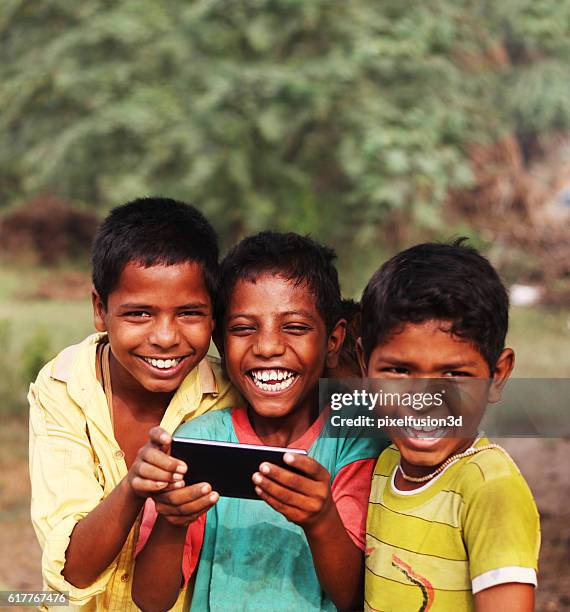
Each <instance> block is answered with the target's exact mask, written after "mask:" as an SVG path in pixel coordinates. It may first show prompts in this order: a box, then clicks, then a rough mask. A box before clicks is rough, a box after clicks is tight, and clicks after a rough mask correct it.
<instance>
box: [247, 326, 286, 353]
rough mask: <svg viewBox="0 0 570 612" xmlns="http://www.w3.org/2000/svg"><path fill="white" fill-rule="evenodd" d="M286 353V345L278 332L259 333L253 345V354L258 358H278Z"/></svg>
mask: <svg viewBox="0 0 570 612" xmlns="http://www.w3.org/2000/svg"><path fill="white" fill-rule="evenodd" d="M284 352H285V344H284V343H283V341H282V339H281V335H280V334H279V333H276V332H259V333H258V334H257V337H256V339H255V342H254V344H253V354H254V355H255V356H256V357H264V358H266V359H269V358H270V357H276V356H279V355H283V353H284Z"/></svg>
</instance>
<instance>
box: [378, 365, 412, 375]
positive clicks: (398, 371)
mask: <svg viewBox="0 0 570 612" xmlns="http://www.w3.org/2000/svg"><path fill="white" fill-rule="evenodd" d="M380 372H382V373H384V374H395V375H397V376H407V375H409V374H410V370H408V368H405V367H403V366H386V367H384V368H380Z"/></svg>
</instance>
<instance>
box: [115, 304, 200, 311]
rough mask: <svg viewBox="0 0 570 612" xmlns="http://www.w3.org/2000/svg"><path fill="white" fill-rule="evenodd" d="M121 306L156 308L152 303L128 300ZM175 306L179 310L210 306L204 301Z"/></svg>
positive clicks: (126, 307) (142, 308)
mask: <svg viewBox="0 0 570 612" xmlns="http://www.w3.org/2000/svg"><path fill="white" fill-rule="evenodd" d="M120 308H125V309H132V310H136V309H140V310H150V309H152V308H154V306H151V305H150V304H137V303H135V302H127V303H126V304H121V306H120ZM175 308H176V309H177V310H182V309H191V308H196V309H197V308H209V305H208V304H205V303H203V302H196V303H194V304H182V305H181V306H175Z"/></svg>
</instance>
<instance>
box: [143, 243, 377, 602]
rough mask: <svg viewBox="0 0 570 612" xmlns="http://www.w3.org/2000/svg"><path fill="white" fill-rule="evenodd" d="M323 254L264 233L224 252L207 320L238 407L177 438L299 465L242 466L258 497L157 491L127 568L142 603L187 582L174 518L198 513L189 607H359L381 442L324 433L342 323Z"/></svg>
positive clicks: (202, 489)
mask: <svg viewBox="0 0 570 612" xmlns="http://www.w3.org/2000/svg"><path fill="white" fill-rule="evenodd" d="M333 256H334V255H333V253H332V252H331V251H330V250H329V249H327V248H325V247H322V246H320V245H318V244H316V243H314V242H313V241H312V240H310V239H308V238H302V237H301V236H298V235H296V234H275V233H271V232H265V233H262V234H259V235H257V236H253V237H250V238H247V239H245V240H244V241H242V242H241V243H240V244H239V245H238V246H237V247H235V248H234V250H233V251H232V252H230V254H229V255H228V256H227V257H226V259H225V260H224V262H223V264H222V279H221V292H220V295H219V296H218V316H217V322H218V324H219V325H220V326H221V327H222V330H221V331H222V333H223V354H224V359H225V365H226V368H227V371H228V374H229V376H230V379H231V380H232V381H233V383H234V384H235V386H236V387H237V388H238V389H239V390H240V391H241V393H242V394H243V396H244V397H245V398H246V400H247V406H243V407H239V408H234V409H232V410H222V411H220V412H219V414H218V415H216V416H213V415H212V417H210V416H209V415H205V417H203V418H201V419H197V420H196V421H195V425H193V426H192V425H191V424H188V425H187V426H184V427H182V428H180V429H179V430H178V431H177V432H176V434H177V435H182V436H187V437H192V438H203V439H214V440H222V441H231V442H241V443H257V444H265V445H272V446H280V447H286V446H290V447H293V448H303V449H305V450H307V451H308V456H306V457H303V456H299V455H293V454H289V453H286V454H285V455H284V458H285V461H286V463H289V464H290V465H293V466H295V467H296V468H297V469H298V470H299V471H300V472H301V474H296V473H293V472H292V471H289V470H286V469H282V468H279V467H277V466H275V465H271V464H267V463H263V464H261V466H260V467H259V471H258V472H256V473H255V474H254V475H253V482H254V484H255V485H256V489H255V490H256V492H257V494H258V495H259V498H260V500H259V501H256V500H242V499H229V498H221V499H220V498H219V496H218V494H217V493H216V492H212V491H211V488H210V486H209V485H208V484H207V483H201V484H198V485H194V486H193V487H185V488H183V489H180V490H177V491H171V492H168V493H164V494H162V495H161V496H159V498H157V510H158V513H159V518H158V521H157V524H156V526H155V528H154V530H153V533H152V534H151V537H150V539H149V542H148V544H147V546H146V548H145V549H143V551H142V553H141V554H140V556H139V557H138V559H137V563H136V570H135V578H134V583H133V597H134V599H135V601H137V602H138V604H139V605H140V606H141V607H143V608H147V607H148V608H166V607H168V605H170V604H171V603H172V602H173V601H174V600H175V599H176V595H177V593H178V589H179V587H180V584H181V581H182V579H183V577H184V578H187V577H188V576H187V575H186V576H184V572H183V571H182V565H183V564H182V557H183V546H184V540H185V535H186V533H185V532H186V525H187V524H188V523H189V522H193V521H196V519H198V518H199V517H200V515H202V514H203V513H205V512H207V514H206V520H205V529H204V531H203V543H202V546H201V556H200V560H199V563H198V569H197V574H196V582H195V587H194V593H193V600H192V609H196V610H227V609H252V610H258V609H272V610H334V609H335V606H336V607H339V608H342V609H346V608H351V607H358V606H360V605H362V591H361V588H362V570H363V546H364V540H363V528H364V521H365V516H366V501H367V498H368V491H369V481H367V479H368V478H369V477H370V474H371V466H372V464H373V462H374V457H375V456H377V453H378V452H379V450H380V449H381V448H383V447H384V446H385V442H384V441H381V440H371V439H363V438H360V437H359V436H358V432H356V431H345V432H344V433H345V436H339V437H337V438H327V437H325V436H324V435H323V428H324V425H325V422H326V420H327V419H326V417H327V413H326V412H322V413H319V406H318V381H319V377H320V376H321V375H322V373H323V371H324V369H325V366H326V367H328V368H331V367H334V366H335V365H336V362H337V359H338V354H339V351H340V349H341V346H342V342H343V338H344V328H345V321H344V320H343V319H341V318H340V289H339V285H338V278H337V273H336V270H335V269H334V267H333V265H332V259H333ZM163 435H165V434H163ZM165 439H167V437H165ZM152 466H153V460H152V457H151V456H150V455H149V465H148V467H147V468H146V469H148V470H150V469H152ZM188 469H189V470H191V469H192V466H189V467H188ZM177 524H182V526H181V527H179V526H177ZM196 526H197V527H196ZM196 528H197V529H200V528H201V526H200V521H196V522H195V523H194V525H193V526H192V527H191V531H194V529H196Z"/></svg>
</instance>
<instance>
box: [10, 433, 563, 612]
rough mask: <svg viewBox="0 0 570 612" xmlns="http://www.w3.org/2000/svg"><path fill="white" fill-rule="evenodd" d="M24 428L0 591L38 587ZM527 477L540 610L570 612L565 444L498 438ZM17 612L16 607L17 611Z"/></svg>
mask: <svg viewBox="0 0 570 612" xmlns="http://www.w3.org/2000/svg"><path fill="white" fill-rule="evenodd" d="M27 433H28V432H27V427H26V425H25V424H24V423H22V422H21V421H8V422H5V423H3V424H2V428H1V429H0V589H8V588H10V589H40V588H41V572H40V549H39V546H38V543H37V541H36V538H35V535H34V532H33V529H32V526H31V524H30V521H29V497H30V486H29V480H28V468H27ZM498 442H499V443H501V444H502V445H503V446H504V447H505V448H506V449H507V450H508V451H509V452H510V453H511V455H512V457H513V459H514V460H515V461H516V462H517V464H518V465H519V467H520V468H521V471H522V472H523V474H524V476H525V477H526V479H527V481H528V483H529V485H530V487H531V489H532V491H533V493H534V496H535V499H536V500H537V504H538V508H539V511H540V515H541V524H542V548H541V556H540V577H539V581H540V588H539V590H538V593H537V606H536V609H537V610H538V611H539V612H553V611H556V612H558V611H562V610H570V504H569V500H570V440H554V439H553V440H536V439H510V440H499V441H498ZM20 609H21V608H20Z"/></svg>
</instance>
